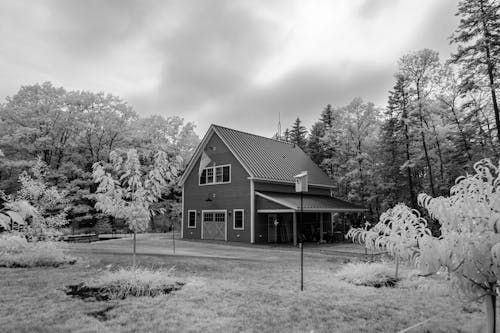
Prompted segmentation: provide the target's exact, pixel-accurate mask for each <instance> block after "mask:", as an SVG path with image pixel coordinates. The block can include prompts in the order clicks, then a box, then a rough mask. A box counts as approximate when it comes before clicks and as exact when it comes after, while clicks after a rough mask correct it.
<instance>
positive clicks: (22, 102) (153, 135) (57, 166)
mask: <svg viewBox="0 0 500 333" xmlns="http://www.w3.org/2000/svg"><path fill="white" fill-rule="evenodd" d="M457 15H458V16H459V18H460V23H459V26H458V27H457V29H456V31H455V32H454V33H453V34H452V35H451V36H450V42H451V43H453V45H455V46H456V52H455V53H453V54H452V55H451V57H450V58H449V59H440V57H439V55H438V53H437V52H436V51H433V50H429V49H423V50H419V51H415V52H411V53H408V54H405V55H402V56H401V58H400V59H399V62H398V65H399V66H398V71H397V72H396V73H394V83H393V88H392V89H391V90H390V91H389V92H388V95H387V105H386V106H385V107H378V106H375V105H374V104H373V103H371V102H366V101H364V100H363V99H362V98H355V99H353V100H352V101H351V102H350V103H349V104H347V105H344V106H332V105H330V104H328V105H326V106H325V107H324V109H323V110H322V111H321V112H320V114H319V120H318V121H317V122H316V123H314V124H313V125H312V127H311V128H310V130H309V131H308V130H307V129H306V128H305V127H304V126H303V125H302V123H301V121H300V119H299V118H297V120H296V121H295V123H294V124H293V125H292V126H291V127H290V128H289V129H286V130H285V131H284V133H279V134H276V135H275V137H276V138H278V139H281V140H286V141H290V142H294V143H296V144H297V145H298V146H300V147H301V148H302V149H304V151H306V153H307V154H309V156H310V157H311V159H312V160H313V161H314V162H316V163H317V164H318V165H319V166H320V167H321V168H322V169H323V170H324V171H325V172H326V173H327V174H328V175H329V176H330V177H331V178H332V179H333V181H334V183H335V184H336V193H337V196H338V197H340V198H344V199H347V200H349V201H352V202H355V203H359V204H362V205H364V206H366V207H368V208H369V210H370V217H371V218H373V219H377V218H378V216H380V214H381V212H383V211H385V210H386V209H388V208H390V207H392V206H394V205H395V204H397V203H398V202H405V203H406V204H408V205H409V206H411V207H413V208H417V206H418V205H417V202H416V201H417V199H416V198H417V195H418V194H419V193H421V192H426V193H428V194H430V195H433V196H437V195H444V194H446V193H447V192H448V191H449V189H450V187H451V185H452V184H453V183H454V181H455V179H456V178H457V177H458V176H461V175H464V174H465V173H467V172H471V171H472V166H473V165H474V163H475V162H477V161H479V160H480V159H482V158H493V159H495V160H498V158H499V155H500V115H499V106H498V97H497V95H496V92H497V90H498V86H499V81H500V78H499V68H500V4H499V2H498V1H493V0H472V1H461V2H459V5H458V13H457ZM194 126H195V125H194V124H193V123H191V122H187V123H185V122H184V120H183V119H182V118H180V117H177V116H171V117H162V116H159V115H153V116H148V117H140V116H139V115H138V114H137V113H136V112H135V111H134V110H133V108H132V107H131V106H130V105H128V104H127V103H126V102H125V101H123V100H122V99H121V98H119V97H117V96H114V95H111V94H105V93H94V92H88V91H67V90H65V89H64V88H62V87H55V86H54V85H53V84H51V83H50V82H45V83H42V84H33V85H27V86H22V87H21V88H20V90H19V91H18V92H17V93H16V94H15V95H13V96H11V97H7V98H6V100H5V102H4V103H3V104H0V190H1V191H4V192H5V193H6V194H11V193H14V192H15V191H17V190H18V189H19V186H20V183H19V175H20V174H21V173H22V171H25V170H28V169H29V168H30V167H31V166H33V165H34V163H35V161H39V162H43V165H44V169H43V170H44V172H43V180H44V181H45V182H46V183H47V185H48V186H51V185H55V186H57V187H58V189H60V190H61V191H63V192H64V193H65V195H66V197H67V206H68V207H69V209H68V211H67V214H68V219H69V220H70V221H72V226H76V227H78V228H86V227H88V228H92V227H95V225H96V223H98V222H99V220H100V219H101V218H102V217H103V216H102V213H98V212H97V211H96V210H95V208H94V205H95V191H96V185H95V183H94V182H93V180H92V165H93V164H94V163H95V162H98V161H108V159H109V154H110V152H111V151H113V150H116V149H123V150H126V149H129V148H134V149H136V150H137V151H138V153H139V155H141V156H147V155H148V154H149V155H151V153H152V152H154V151H158V150H160V151H164V152H167V153H168V154H170V155H172V156H180V157H182V159H183V161H184V162H183V163H184V165H183V167H185V164H186V163H187V162H188V161H189V157H190V156H191V154H192V152H193V151H194V149H195V147H196V145H197V144H198V142H199V138H198V137H197V135H196V134H195V132H194ZM37 158H39V160H37ZM39 162H36V163H39ZM143 162H146V163H147V161H143ZM0 194H1V193H0ZM0 198H1V196H0ZM163 199H164V200H163V202H165V203H166V205H167V206H166V209H167V213H168V214H170V215H171V217H178V216H179V214H180V211H179V205H180V189H179V188H177V189H175V190H174V191H172V192H171V193H170V194H169V196H168V198H167V197H166V198H163ZM0 200H1V199H0ZM0 204H1V202H0Z"/></svg>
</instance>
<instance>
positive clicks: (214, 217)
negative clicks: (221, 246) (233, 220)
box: [202, 211, 227, 240]
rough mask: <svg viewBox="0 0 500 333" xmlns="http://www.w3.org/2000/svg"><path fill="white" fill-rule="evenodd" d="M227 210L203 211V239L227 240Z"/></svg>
mask: <svg viewBox="0 0 500 333" xmlns="http://www.w3.org/2000/svg"><path fill="white" fill-rule="evenodd" d="M226 220H227V219H226V211H204V212H203V220H202V223H203V229H202V230H203V231H202V233H203V235H202V238H203V239H215V240H226V228H227V225H226V223H227V221H226Z"/></svg>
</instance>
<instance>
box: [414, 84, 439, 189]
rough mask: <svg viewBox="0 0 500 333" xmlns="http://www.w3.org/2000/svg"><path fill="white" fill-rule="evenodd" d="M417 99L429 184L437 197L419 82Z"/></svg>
mask: <svg viewBox="0 0 500 333" xmlns="http://www.w3.org/2000/svg"><path fill="white" fill-rule="evenodd" d="M417 99H418V113H419V118H420V135H421V137H422V147H423V148H424V154H425V161H426V164H427V169H428V171H429V185H430V187H431V194H432V196H433V197H435V196H436V192H435V191H434V177H433V176H432V166H431V160H430V158H429V152H428V150H427V144H426V142H425V134H424V115H423V114H422V100H421V97H420V87H419V85H418V84H417Z"/></svg>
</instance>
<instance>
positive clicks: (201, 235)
mask: <svg viewBox="0 0 500 333" xmlns="http://www.w3.org/2000/svg"><path fill="white" fill-rule="evenodd" d="M205 213H224V221H225V223H224V240H225V241H227V209H205V210H202V211H201V234H200V238H201V239H204V237H203V223H204V222H205V216H204V215H205ZM214 218H215V216H214Z"/></svg>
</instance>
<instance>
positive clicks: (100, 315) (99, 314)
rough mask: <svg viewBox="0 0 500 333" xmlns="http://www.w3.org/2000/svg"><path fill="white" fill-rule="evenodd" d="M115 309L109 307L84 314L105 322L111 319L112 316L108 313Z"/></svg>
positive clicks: (112, 306)
mask: <svg viewBox="0 0 500 333" xmlns="http://www.w3.org/2000/svg"><path fill="white" fill-rule="evenodd" d="M115 307H116V305H110V306H108V307H105V308H104V309H102V310H98V311H92V312H87V313H86V314H87V316H91V317H94V318H96V319H97V320H99V321H106V320H109V319H111V318H113V317H112V316H110V315H109V311H111V310H113V309H114V308H115Z"/></svg>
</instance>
